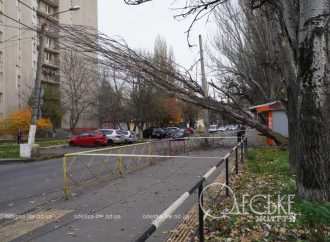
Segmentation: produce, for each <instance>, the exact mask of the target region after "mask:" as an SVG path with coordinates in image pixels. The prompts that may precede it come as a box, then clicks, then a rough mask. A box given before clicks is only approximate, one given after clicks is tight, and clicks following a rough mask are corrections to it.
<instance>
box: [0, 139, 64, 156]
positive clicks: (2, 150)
mask: <svg viewBox="0 0 330 242" xmlns="http://www.w3.org/2000/svg"><path fill="white" fill-rule="evenodd" d="M37 143H38V144H39V145H40V147H43V148H44V147H48V146H54V145H64V144H67V140H66V139H56V140H39V141H38V140H37ZM17 158H19V145H17V144H15V143H5V144H0V159H17Z"/></svg>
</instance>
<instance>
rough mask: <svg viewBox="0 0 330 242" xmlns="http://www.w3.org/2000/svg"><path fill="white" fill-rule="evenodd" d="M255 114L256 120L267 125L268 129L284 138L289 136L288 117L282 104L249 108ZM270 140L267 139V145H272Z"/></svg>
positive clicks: (273, 103) (277, 102) (268, 104)
mask: <svg viewBox="0 0 330 242" xmlns="http://www.w3.org/2000/svg"><path fill="white" fill-rule="evenodd" d="M249 109H250V111H251V112H253V113H255V115H256V118H257V119H258V120H259V121H261V122H262V123H264V124H265V125H267V126H268V127H269V128H270V129H272V130H274V131H275V132H277V133H280V134H282V135H283V136H285V137H288V136H289V132H288V116H287V114H286V110H285V108H284V106H283V104H282V103H281V102H280V101H275V102H271V103H265V104H261V105H258V106H253V107H250V108H249ZM272 143H273V142H272V140H271V139H267V144H270V145H271V144H272Z"/></svg>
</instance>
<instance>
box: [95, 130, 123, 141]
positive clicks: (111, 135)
mask: <svg viewBox="0 0 330 242" xmlns="http://www.w3.org/2000/svg"><path fill="white" fill-rule="evenodd" d="M99 131H100V132H101V133H102V134H104V135H105V136H107V138H108V144H122V143H124V142H125V137H124V135H123V134H122V133H121V131H120V130H119V129H100V130H99Z"/></svg>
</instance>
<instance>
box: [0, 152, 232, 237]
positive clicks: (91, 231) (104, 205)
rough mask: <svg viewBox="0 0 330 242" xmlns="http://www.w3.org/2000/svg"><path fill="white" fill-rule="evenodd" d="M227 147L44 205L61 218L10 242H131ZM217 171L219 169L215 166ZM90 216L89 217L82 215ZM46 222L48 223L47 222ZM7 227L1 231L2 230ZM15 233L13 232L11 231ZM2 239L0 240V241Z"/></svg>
mask: <svg viewBox="0 0 330 242" xmlns="http://www.w3.org/2000/svg"><path fill="white" fill-rule="evenodd" d="M227 151H228V149H220V150H212V151H203V152H192V153H191V154H190V155H194V156H212V157H213V156H214V157H219V159H214V160H211V159H210V160H202V159H172V160H167V161H163V162H161V163H158V164H156V165H154V166H151V167H148V168H145V169H143V170H139V171H137V172H135V173H132V174H128V175H127V176H126V177H123V178H120V179H116V180H114V181H112V182H110V183H108V184H103V186H102V187H99V188H98V189H95V190H90V191H88V192H85V193H83V194H81V195H77V196H75V197H73V199H72V200H69V201H59V202H56V203H54V204H51V205H48V206H45V207H44V208H43V209H42V211H49V209H50V210H51V211H54V213H56V212H58V213H60V214H63V217H62V218H61V219H60V218H57V219H56V221H55V222H54V221H53V222H49V221H46V223H47V224H43V225H45V226H40V228H38V229H36V230H34V231H33V232H32V233H30V232H29V231H27V233H26V234H25V235H24V236H22V237H20V238H19V239H17V240H15V241H28V240H31V239H33V241H42V242H47V241H49V242H50V241H52V242H54V241H64V242H65V241H70V242H71V241H86V242H88V241H93V242H94V241H98V242H103V241H104V242H105V241H107V242H108V241H114V242H117V241H120V242H125V241H132V240H133V239H134V238H136V237H137V236H138V235H140V234H141V233H142V232H144V230H145V229H146V228H147V227H148V226H149V224H150V222H151V221H152V219H153V217H152V216H153V215H158V214H160V213H161V212H162V211H163V210H164V209H165V208H167V206H168V205H170V204H171V203H172V202H173V201H174V200H175V199H177V198H178V196H180V195H181V194H182V193H183V192H186V191H187V190H188V189H190V187H191V185H192V184H194V182H196V181H197V180H198V176H200V175H203V173H205V172H206V171H207V170H208V169H209V168H210V167H211V166H213V165H214V164H216V163H217V162H218V161H219V160H220V157H222V156H224V155H225V154H226V153H227ZM220 170H221V168H220ZM195 202H196V197H195V198H192V199H191V200H189V201H188V202H187V203H186V204H185V205H184V207H183V208H181V209H179V211H177V213H176V215H177V216H176V217H175V218H172V219H170V220H169V222H167V223H166V225H165V226H164V227H163V228H161V229H160V230H159V231H157V233H156V234H155V235H154V236H153V237H152V238H151V239H150V241H163V240H164V239H166V237H167V236H168V234H167V233H164V231H167V230H169V229H172V228H174V227H175V225H176V224H177V223H178V222H179V221H180V220H181V218H182V216H183V215H184V214H185V213H186V211H187V210H188V209H190V208H191V206H192V205H193V203H195ZM87 215H90V216H87ZM48 222H49V223H48ZM10 228H11V227H7V231H8V230H10ZM16 229H17V228H16ZM0 240H1V238H0ZM1 241H2V240H1Z"/></svg>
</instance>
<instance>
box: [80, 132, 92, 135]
mask: <svg viewBox="0 0 330 242" xmlns="http://www.w3.org/2000/svg"><path fill="white" fill-rule="evenodd" d="M95 134H96V133H95V132H88V133H82V134H80V135H79V136H90V135H93V136H94V135H95Z"/></svg>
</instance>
